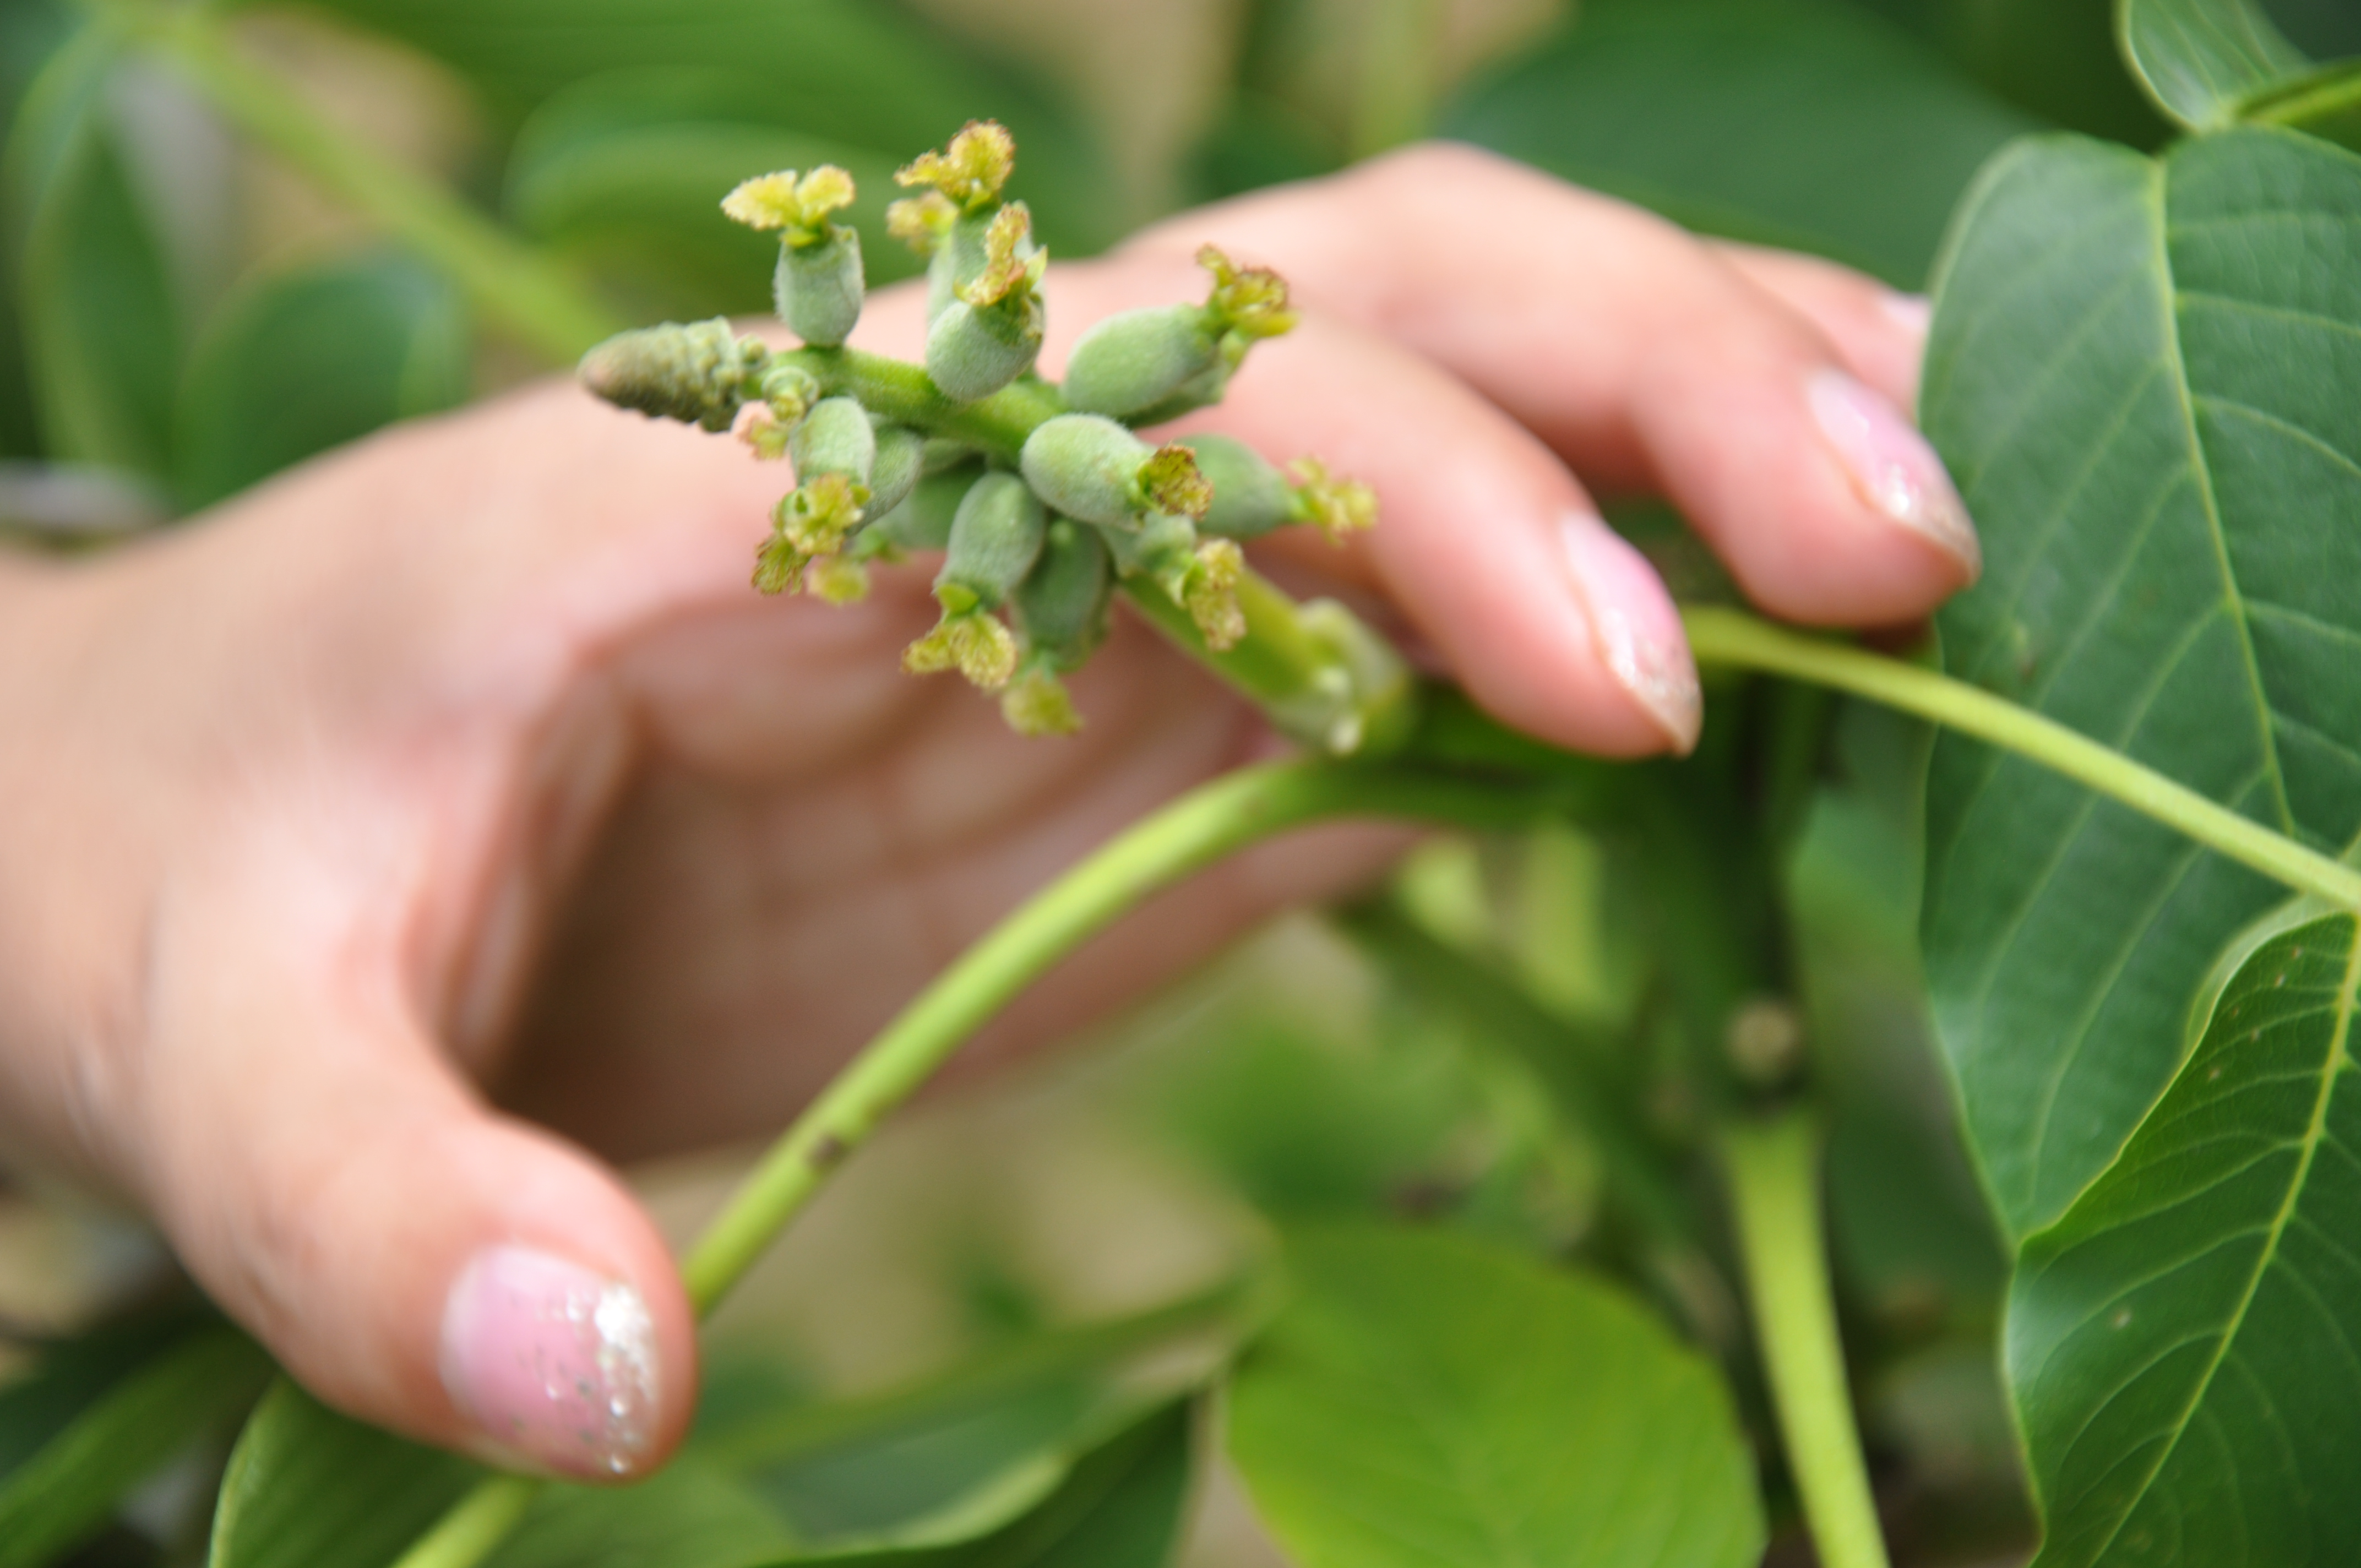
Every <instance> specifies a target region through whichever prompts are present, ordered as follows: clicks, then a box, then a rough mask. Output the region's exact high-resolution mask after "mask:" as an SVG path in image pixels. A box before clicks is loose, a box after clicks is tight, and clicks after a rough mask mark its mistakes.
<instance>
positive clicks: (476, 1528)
mask: <svg viewBox="0 0 2361 1568" xmlns="http://www.w3.org/2000/svg"><path fill="white" fill-rule="evenodd" d="M1542 807H1543V796H1541V795H1535V794H1532V793H1531V792H1525V791H1520V790H1517V789H1515V788H1513V787H1508V788H1504V787H1503V786H1501V785H1499V784H1477V783H1470V782H1468V781H1466V780H1462V779H1455V778H1452V777H1448V776H1445V775H1440V774H1434V773H1420V772H1415V771H1412V770H1409V769H1399V768H1383V767H1376V766H1369V765H1366V764H1362V765H1356V764H1350V763H1336V762H1279V763H1271V764H1268V765H1266V766H1262V767H1256V768H1246V769H1241V770H1240V771H1238V772H1236V773H1230V774H1228V775H1226V776H1224V777H1223V778H1220V779H1216V780H1214V781H1213V783H1211V784H1205V785H1203V786H1202V787H1201V788H1199V789H1197V790H1195V791H1193V792H1191V794H1189V795H1183V796H1182V797H1181V798H1180V799H1179V800H1177V801H1175V802H1174V803H1172V804H1171V805H1170V806H1166V807H1165V808H1164V809H1163V810H1162V811H1159V812H1158V813H1157V814H1156V815H1155V816H1153V817H1148V819H1146V820H1145V821H1143V822H1139V823H1137V824H1135V825H1134V826H1133V827H1132V828H1129V829H1127V830H1126V832H1124V833H1123V834H1122V835H1121V836H1119V837H1118V838H1116V839H1115V840H1114V841H1113V842H1112V843H1110V844H1108V845H1107V846H1106V847H1105V848H1104V849H1102V850H1099V851H1098V852H1097V853H1095V854H1093V856H1091V858H1090V859H1088V860H1086V861H1083V862H1082V864H1081V865H1079V866H1076V867H1075V868H1074V869H1073V870H1072V871H1070V872H1067V873H1066V874H1065V875H1064V876H1062V877H1060V878H1059V879H1058V881H1056V882H1055V883H1051V884H1050V885H1049V887H1048V888H1047V889H1045V890H1043V891H1042V892H1041V893H1039V894H1036V895H1035V896H1034V897H1033V898H1032V899H1030V900H1029V901H1027V903H1026V904H1024V905H1021V906H1020V907H1019V908H1018V909H1017V910H1016V913H1015V914H1013V915H1011V916H1008V917H1007V918H1006V919H1005V920H1003V921H1002V922H1001V923H1000V924H999V925H998V926H996V927H993V929H992V930H991V931H990V932H988V933H986V934H985V936H984V938H983V940H981V941H979V942H977V943H976V944H975V945H974V946H973V947H972V948H968V950H967V951H966V952H965V953H963V954H961V956H960V957H959V958H958V959H956V960H954V961H953V963H952V964H951V966H950V969H948V970H944V971H943V972H942V974H940V975H939V976H938V977H937V978H936V980H935V981H934V983H933V984H931V985H929V986H928V988H927V989H926V990H925V991H923V992H920V993H919V994H918V997H917V1000H916V1001H914V1002H912V1003H910V1004H909V1005H908V1006H907V1007H906V1008H904V1009H903V1010H902V1012H901V1013H900V1014H898V1015H897V1016H896V1017H895V1019H894V1021H893V1022H892V1023H890V1024H888V1025H885V1028H884V1031H883V1032H882V1033H880V1034H879V1035H878V1036H877V1037H876V1038H875V1039H873V1040H872V1041H871V1042H870V1043H869V1044H868V1045H867V1046H866V1047H863V1048H862V1052H861V1054H860V1055H859V1056H858V1057H855V1058H853V1060H852V1062H851V1065H850V1066H848V1067H846V1068H845V1069H844V1070H843V1071H842V1072H840V1073H839V1074H837V1076H836V1078H835V1080H833V1081H831V1082H830V1083H829V1086H828V1087H827V1088H826V1089H825V1090H823V1091H821V1092H820V1096H819V1098H818V1099H817V1100H815V1101H813V1102H812V1103H811V1104H810V1105H809V1106H808V1107H807V1109H806V1110H805V1111H804V1113H803V1114H802V1115H801V1116H799V1117H797V1118H796V1123H795V1124H794V1125H793V1126H791V1127H789V1128H788V1129H787V1131H786V1133H785V1135H784V1136H782V1137H781V1138H780V1139H779V1140H778V1142H777V1143H775V1144H774V1145H773V1146H771V1149H770V1152H769V1153H768V1154H766V1155H765V1156H764V1157H763V1160H762V1162H761V1163H760V1164H758V1165H757V1166H756V1167H755V1168H754V1170H753V1172H752V1174H751V1175H750V1176H748V1177H747V1179H745V1181H744V1182H743V1183H741V1185H740V1187H739V1189H738V1190H737V1192H736V1193H735V1194H734V1195H732V1197H731V1198H730V1201H729V1203H728V1205H727V1206H725V1207H724V1208H723V1210H722V1212H720V1214H719V1215H718V1216H716V1217H715V1219H714V1220H713V1221H712V1223H709V1224H708V1225H707V1226H706V1228H705V1232H704V1234H701V1235H700V1236H698V1238H697V1242H696V1245H693V1246H692V1247H691V1248H690V1249H689V1253H688V1256H687V1257H686V1259H685V1260H683V1262H682V1265H681V1277H682V1279H683V1281H684V1283H685V1284H686V1286H687V1288H688V1298H689V1301H690V1303H691V1304H692V1305H693V1306H694V1307H695V1308H696V1310H697V1315H698V1316H699V1317H700V1318H701V1317H704V1316H706V1315H707V1314H708V1313H709V1312H711V1311H712V1310H713V1308H714V1306H715V1305H716V1303H718V1302H719V1300H720V1299H721V1298H722V1297H723V1296H725V1295H727V1294H728V1293H729V1290H730V1287H731V1286H733V1285H735V1284H736V1283H737V1282H738V1281H739V1280H740V1279H741V1277H744V1275H745V1273H746V1270H747V1269H748V1268H749V1267H751V1266H752V1265H753V1262H754V1260H755V1259H756V1258H757V1257H758V1256H760V1255H762V1252H763V1249H764V1248H765V1247H767V1246H769V1245H771V1243H772V1242H773V1241H774V1240H775V1239H777V1237H778V1235H779V1233H780V1232H781V1231H783V1230H785V1228H786V1225H787V1223H788V1222H789V1221H791V1220H793V1219H794V1218H795V1217H796V1214H798V1213H800V1212H802V1211H803V1209H804V1208H805V1206H806V1205H807V1204H808V1203H809V1202H810V1201H812V1199H813V1197H814V1196H815V1195H817V1194H818V1191H819V1190H820V1188H821V1187H822V1185H824V1184H825V1183H826V1182H827V1180H828V1179H829V1176H830V1175H831V1174H832V1173H834V1172H835V1170H836V1169H837V1168H839V1167H840V1166H841V1165H842V1164H843V1163H844V1162H845V1160H846V1159H847V1158H848V1157H850V1156H851V1154H852V1153H853V1151H854V1150H856V1149H858V1148H859V1147H860V1146H862V1144H864V1143H866V1142H867V1141H868V1139H869V1136H870V1135H871V1134H873V1133H874V1132H875V1131H876V1130H877V1127H878V1124H880V1123H882V1122H883V1121H884V1118H885V1117H886V1116H887V1114H889V1113H891V1112H892V1111H893V1110H894V1109H895V1107H896V1106H898V1105H900V1104H901V1103H902V1102H904V1101H906V1100H907V1099H908V1098H909V1097H910V1096H911V1095H912V1094H914V1093H916V1092H917V1090H918V1089H919V1088H920V1087H921V1086H922V1085H924V1084H925V1083H926V1081H927V1080H928V1079H929V1078H932V1077H933V1076H934V1075H935V1073H936V1072H937V1071H938V1070H939V1069H940V1068H941V1067H942V1065H943V1064H944V1063H945V1062H947V1061H949V1060H950V1058H951V1056H952V1054H953V1053H954V1052H956V1051H957V1050H958V1049H959V1048H960V1047H961V1046H962V1045H964V1044H965V1043H966V1042H967V1040H968V1039H969V1037H970V1036H972V1035H973V1034H974V1033H975V1032H976V1030H978V1029H980V1028H982V1027H983V1025H984V1024H985V1023H986V1022H987V1021H988V1020H990V1019H991V1017H992V1016H993V1014H995V1013H997V1012H999V1011H1000V1009H1001V1008H1002V1007H1004V1006H1005V1005H1006V1004H1007V1003H1008V1002H1009V1001H1010V1000H1011V999H1013V998H1014V997H1015V996H1016V994H1017V993H1018V992H1021V991H1023V990H1024V989H1025V988H1026V987H1027V985H1030V984H1031V983H1032V982H1033V981H1035V980H1037V979H1038V978H1039V977H1040V976H1041V975H1042V974H1043V973H1045V972H1046V971H1048V970H1049V968H1050V967H1051V966H1053V965H1054V964H1056V963H1057V962H1058V960H1059V959H1062V958H1064V957H1065V956H1066V955H1067V954H1069V953H1071V952H1072V951H1073V950H1074V948H1077V947H1079V946H1081V945H1082V943H1083V942H1084V941H1086V940H1087V939H1089V938H1091V937H1093V936H1094V935H1096V934H1097V933H1098V932H1100V931H1102V930H1104V929H1105V928H1106V927H1108V926H1109V925H1111V924H1113V923H1114V921H1115V919H1116V918H1117V917H1119V916H1122V915H1124V914H1126V913H1127V912H1128V911H1130V910H1132V909H1134V908H1136V907H1137V905H1139V904H1140V903H1141V902H1142V901H1143V900H1145V899H1146V898H1148V896H1149V895H1150V894H1156V893H1159V892H1160V891H1162V890H1163V889H1165V888H1167V887H1170V886H1171V885H1172V884H1173V883H1177V882H1179V881H1180V880H1181V879H1182V878H1184V877H1186V876H1188V875H1190V874H1191V872H1197V871H1200V870H1202V869H1203V868H1204V867H1206V866H1208V865H1211V864H1212V863H1213V861H1218V860H1220V859H1222V858H1223V857H1224V856H1225V855H1229V854H1232V853H1235V851H1237V850H1243V849H1245V848H1246V847H1247V846H1248V845H1250V844H1253V843H1256V842H1257V841H1259V840H1261V839H1268V838H1269V837H1271V836H1272V835H1274V834H1277V833H1282V832H1285V831H1287V830H1288V829H1289V828H1299V827H1302V826H1304V825H1305V824H1307V823H1311V822H1315V821H1322V820H1325V819H1328V818H1332V817H1407V818H1411V819H1414V820H1426V821H1441V822H1449V823H1452V824H1454V825H1455V826H1460V827H1470V828H1512V827H1519V826H1522V825H1525V824H1526V823H1529V822H1530V821H1531V820H1532V817H1533V816H1534V814H1535V813H1536V812H1537V811H1538V810H1539V809H1541V808H1542ZM538 1486H540V1483H539V1482H536V1481H533V1480H532V1479H530V1478H527V1477H523V1476H516V1475H494V1476H490V1477H488V1478H487V1479H486V1480H484V1481H483V1482H481V1483H479V1484H478V1486H477V1487H476V1488H475V1490H473V1491H472V1492H470V1493H468V1494H467V1497H463V1498H461V1499H460V1500H459V1502H458V1503H457V1504H456V1505H455V1506H454V1507H453V1508H452V1509H451V1511H450V1512H449V1513H447V1514H445V1516H444V1518H443V1519H442V1521H441V1522H440V1523H438V1524H437V1525H436V1526H435V1527H434V1529H433V1530H430V1531H429V1532H428V1533H427V1534H425V1535H423V1536H422V1537H420V1538H419V1541H418V1542H417V1544H415V1545H413V1546H412V1548H411V1549H410V1551H409V1552H405V1553H404V1554H403V1555H402V1557H401V1560H400V1562H398V1563H395V1564H394V1568H474V1565H475V1564H476V1563H480V1562H481V1561H482V1560H483V1559H484V1557H485V1556H486V1555H487V1554H488V1553H489V1552H491V1550H492V1549H493V1548H494V1547H496V1546H498V1545H499V1544H500V1541H501V1540H503V1539H504V1538H505V1537H506V1536H507V1534H508V1533H509V1531H510V1530H513V1529H514V1528H515V1526H516V1523H517V1521H518V1520H519V1519H522V1518H523V1517H524V1511H525V1508H526V1506H527V1505H528V1504H530V1502H531V1501H532V1499H533V1494H534V1492H535V1490H536V1489H537V1488H538Z"/></svg>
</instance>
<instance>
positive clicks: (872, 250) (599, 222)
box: [507, 71, 921, 320]
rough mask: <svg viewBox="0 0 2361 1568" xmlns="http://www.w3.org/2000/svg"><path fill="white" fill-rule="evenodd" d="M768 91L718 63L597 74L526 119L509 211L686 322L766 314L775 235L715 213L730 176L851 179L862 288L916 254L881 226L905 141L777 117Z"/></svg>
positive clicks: (776, 103) (913, 267)
mask: <svg viewBox="0 0 2361 1568" xmlns="http://www.w3.org/2000/svg"><path fill="white" fill-rule="evenodd" d="M783 107H792V105H791V104H782V103H781V102H780V100H779V99H778V97H777V94H775V93H773V92H771V91H770V90H769V89H768V88H767V87H766V86H765V85H763V83H761V82H758V81H750V80H748V79H745V78H741V77H736V76H732V75H730V74H729V73H727V72H723V71H640V72H630V73H620V74H615V75H609V76H602V77H598V78H597V79H595V80H593V81H590V82H584V83H582V84H581V85H580V86H578V87H573V88H568V89H566V91H564V92H562V93H559V94H558V95H557V96H556V97H555V98H553V99H552V100H550V102H548V103H547V104H544V105H543V106H542V107H541V108H540V109H538V110H536V111H535V112H534V114H533V117H532V118H531V119H530V120H528V121H527V122H526V123H525V126H524V129H523V130H522V132H521V133H520V134H519V136H518V137H517V144H516V148H515V150H514V151H513V152H512V153H511V157H510V160H509V179H508V199H507V204H508V208H509V212H510V214H511V215H512V216H513V217H514V218H515V220H516V221H517V223H518V225H520V226H521V227H522V228H523V229H525V230H526V231H527V232H528V233H530V234H532V235H533V236H536V237H538V238H541V239H543V240H545V241H547V242H548V243H550V244H552V245H555V246H557V247H563V248H565V249H566V250H568V251H571V252H573V253H575V254H577V255H580V256H583V257H585V258H588V259H589V260H591V261H593V262H594V263H596V264H598V266H599V267H600V268H601V269H602V270H605V271H607V272H609V274H620V275H623V276H627V277H630V278H631V279H633V280H636V281H637V282H638V283H639V285H640V288H641V290H642V292H644V293H647V294H649V295H652V296H653V298H652V299H651V300H650V304H651V305H652V307H653V309H654V310H655V311H656V312H658V313H664V314H666V315H670V316H673V317H675V318H676V319H681V320H688V319H692V318H697V317H702V316H710V315H715V314H719V313H725V312H726V313H751V312H755V311H761V310H767V309H768V308H769V307H770V303H771V271H772V268H773V266H774V263H775V261H776V258H777V256H778V248H779V244H778V237H777V236H775V235H767V234H758V233H756V232H754V231H753V230H751V229H748V228H746V227H744V226H743V225H739V224H735V223H732V222H730V220H729V219H728V218H726V217H724V216H722V214H721V198H722V197H723V196H724V195H725V194H727V193H728V192H729V191H730V188H731V187H733V186H735V185H736V184H737V183H738V182H739V181H741V180H744V179H747V178H749V177H750V176H752V175H756V174H763V173H767V172H769V171H770V170H776V169H810V168H812V167H813V166H815V165H817V164H821V163H834V164H837V165H839V166H840V167H841V168H843V169H845V170H849V171H850V172H851V175H852V177H853V179H854V181H855V182H856V183H858V185H859V186H860V188H861V200H860V202H859V203H858V205H857V206H856V207H855V209H854V211H853V214H852V222H853V225H854V227H855V228H857V229H858V230H859V231H860V234H861V242H862V259H863V260H864V262H865V263H866V265H867V269H868V274H869V278H870V280H871V281H872V282H873V283H878V282H884V281H887V280H893V279H896V278H903V277H907V276H910V275H911V274H913V273H915V272H916V271H917V270H918V269H919V267H920V265H921V263H920V262H919V261H918V259H917V258H916V257H915V256H913V255H912V254H911V253H910V251H909V250H908V249H907V248H906V247H905V246H903V245H902V244H901V242H900V241H898V240H894V239H891V238H889V237H887V236H886V234H885V229H884V213H885V206H886V203H888V202H889V201H891V200H892V199H893V198H894V197H895V196H896V195H899V194H900V193H901V192H900V191H899V190H898V189H897V188H896V187H895V184H894V170H895V169H896V168H898V167H900V165H901V164H903V163H905V162H906V161H907V160H908V156H909V152H910V150H911V149H909V148H901V147H893V148H864V147H861V146H858V145H853V144H849V143H846V142H843V141H840V140H836V139H831V138H829V137H819V136H815V135H813V134H812V133H811V132H809V131H807V130H798V129H796V128H795V127H794V126H792V125H788V124H784V123H782V122H781V121H780V119H779V117H778V116H779V111H780V110H781V109H782V108H783Z"/></svg>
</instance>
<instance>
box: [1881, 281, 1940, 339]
mask: <svg viewBox="0 0 2361 1568" xmlns="http://www.w3.org/2000/svg"><path fill="white" fill-rule="evenodd" d="M1877 304H1878V308H1879V309H1880V310H1883V312H1884V313H1885V316H1886V319H1887V320H1888V321H1891V322H1892V323H1894V325H1895V326H1898V327H1900V328H1901V329H1902V330H1903V331H1905V332H1906V333H1908V334H1910V335H1911V336H1913V337H1915V338H1916V339H1917V340H1918V341H1919V342H1921V343H1924V342H1926V341H1927V331H1928V329H1930V328H1931V327H1933V326H1934V324H1935V302H1934V301H1932V300H1930V299H1928V298H1927V296H1926V295H1924V294H1905V293H1901V292H1898V291H1895V290H1893V289H1888V290H1886V291H1884V292H1883V293H1881V294H1880V295H1878V297H1877Z"/></svg>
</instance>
